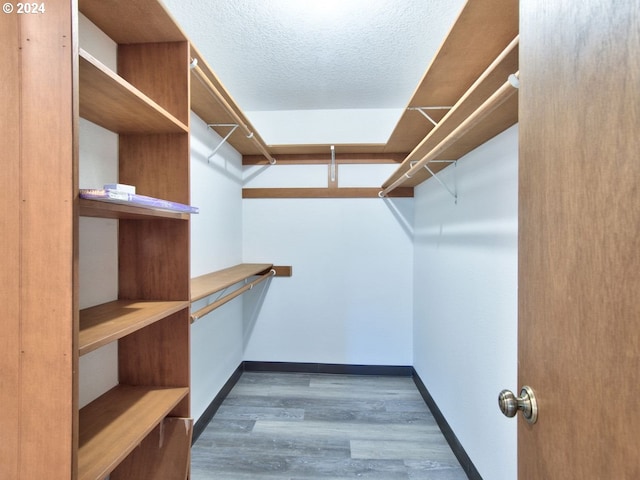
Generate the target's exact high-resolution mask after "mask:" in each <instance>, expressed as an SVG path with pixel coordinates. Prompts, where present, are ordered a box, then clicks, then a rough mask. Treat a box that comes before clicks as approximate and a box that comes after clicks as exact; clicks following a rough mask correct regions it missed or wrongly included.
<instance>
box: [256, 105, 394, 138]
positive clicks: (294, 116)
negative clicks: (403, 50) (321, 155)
mask: <svg viewBox="0 0 640 480" xmlns="http://www.w3.org/2000/svg"><path fill="white" fill-rule="evenodd" d="M402 112H403V110H402V109H394V108H367V109H341V110H333V109H325V110H279V111H251V112H246V115H247V117H248V118H249V119H250V120H251V123H252V124H253V125H254V126H255V128H256V130H257V131H259V132H260V136H261V137H262V138H263V139H264V141H265V142H266V143H267V144H268V145H288V144H298V143H301V144H320V145H325V144H329V145H330V144H340V143H387V140H388V139H389V136H390V135H391V132H392V131H393V129H394V128H395V126H396V124H397V123H398V120H399V119H400V116H401V115H402Z"/></svg>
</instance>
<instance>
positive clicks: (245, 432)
mask: <svg viewBox="0 0 640 480" xmlns="http://www.w3.org/2000/svg"><path fill="white" fill-rule="evenodd" d="M191 456H192V461H191V479H192V480H210V479H212V480H213V479H215V480H244V479H247V480H248V479H250V480H273V479H282V480H315V479H323V480H349V479H354V478H358V479H378V480H422V479H430V480H465V479H466V478H467V476H466V475H465V473H464V471H463V469H462V468H461V467H460V464H459V463H458V461H457V460H456V458H455V456H454V455H453V453H452V452H451V449H450V448H449V446H448V444H447V442H446V441H445V439H444V437H443V436H442V433H441V432H440V430H439V428H438V426H437V424H436V422H435V420H434V419H433V416H432V415H431V413H430V412H429V409H428V408H427V406H426V405H425V403H424V401H423V399H422V397H421V396H420V394H419V392H418V390H417V388H416V386H415V384H414V383H413V380H412V379H411V378H410V377H393V376H358V375H329V374H315V373H265V372H245V373H243V374H242V376H241V377H240V380H239V381H238V383H237V384H236V385H235V386H234V388H233V389H232V390H231V392H230V393H229V395H228V396H227V398H226V399H225V400H224V402H223V403H222V405H221V406H220V408H219V409H218V411H217V412H216V415H215V416H214V417H213V420H212V421H211V422H210V423H209V425H208V426H207V428H206V429H205V430H204V432H203V433H202V434H201V435H200V438H199V439H198V441H197V442H196V443H195V444H194V446H193V448H192V451H191Z"/></svg>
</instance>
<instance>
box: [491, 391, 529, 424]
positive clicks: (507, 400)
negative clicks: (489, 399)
mask: <svg viewBox="0 0 640 480" xmlns="http://www.w3.org/2000/svg"><path fill="white" fill-rule="evenodd" d="M498 406H499V407H500V410H501V411H502V413H503V414H504V415H505V416H506V417H514V416H515V415H516V413H518V410H521V411H522V415H523V416H524V418H525V420H526V421H527V422H529V423H531V424H534V423H536V421H537V420H538V402H537V401H536V395H535V393H534V392H533V389H532V388H531V387H528V386H526V385H525V386H524V387H522V390H520V396H519V397H516V396H515V394H514V393H513V392H512V391H511V390H502V391H501V392H500V395H498Z"/></svg>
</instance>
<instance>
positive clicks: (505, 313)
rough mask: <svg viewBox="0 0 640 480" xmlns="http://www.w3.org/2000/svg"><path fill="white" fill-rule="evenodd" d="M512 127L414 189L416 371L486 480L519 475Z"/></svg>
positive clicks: (515, 138) (515, 194) (514, 130)
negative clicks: (501, 401)
mask: <svg viewBox="0 0 640 480" xmlns="http://www.w3.org/2000/svg"><path fill="white" fill-rule="evenodd" d="M517 151H518V129H517V126H515V127H512V128H510V129H509V130H507V131H506V132H503V133H502V134H501V135H499V136H498V137H496V138H494V139H492V140H490V141H489V142H487V143H486V144H484V145H482V146H480V147H479V148H477V149H476V150H474V151H473V152H471V153H470V154H468V155H466V156H465V157H463V158H462V159H461V160H459V161H458V164H457V166H455V167H454V166H450V167H448V168H447V169H446V171H444V172H443V173H442V176H441V178H442V179H443V180H444V181H445V182H447V183H448V184H449V185H456V186H457V191H458V202H457V205H456V204H455V203H454V199H453V197H451V196H450V195H449V193H447V192H446V190H445V189H444V188H443V187H442V186H440V185H439V184H438V183H437V181H436V180H435V179H430V180H428V181H427V182H425V183H423V184H422V185H420V186H419V187H417V188H416V191H415V194H416V199H415V200H416V205H415V268H414V282H415V285H414V288H415V294H414V306H415V311H414V339H413V345H414V367H415V369H416V371H417V372H418V374H419V375H420V377H421V379H422V380H423V382H424V383H425V385H426V387H427V388H428V390H429V392H430V393H431V395H432V396H433V398H434V400H435V402H436V403H437V405H438V407H439V408H440V410H441V411H442V413H443V415H444V416H445V418H446V420H447V422H448V423H449V425H450V426H451V427H452V429H453V431H454V432H455V434H456V436H457V437H458V439H459V440H460V442H461V443H462V445H463V447H464V449H465V450H466V452H467V454H468V455H469V456H470V458H471V460H472V461H473V463H474V465H475V466H476V467H477V468H478V470H479V472H480V474H481V475H482V477H483V478H484V479H485V480H498V479H504V480H507V479H509V480H511V479H513V478H516V477H517V450H516V422H515V421H513V420H509V419H506V418H505V417H504V416H502V414H501V413H500V411H499V410H498V406H497V397H498V393H499V392H500V390H502V389H503V388H510V389H516V388H517V385H516V381H517V280H518V279H517V259H518V257H517V226H518V216H517V215H518V155H517Z"/></svg>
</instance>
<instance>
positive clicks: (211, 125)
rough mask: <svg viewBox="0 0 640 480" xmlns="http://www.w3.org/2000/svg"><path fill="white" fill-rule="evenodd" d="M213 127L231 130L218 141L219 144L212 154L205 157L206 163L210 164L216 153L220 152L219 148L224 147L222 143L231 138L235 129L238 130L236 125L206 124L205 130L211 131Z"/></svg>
mask: <svg viewBox="0 0 640 480" xmlns="http://www.w3.org/2000/svg"><path fill="white" fill-rule="evenodd" d="M213 127H231V130H229V133H227V134H226V135H225V137H224V138H223V139H222V140H221V141H220V143H218V145H217V146H216V148H214V149H213V152H211V155H209V157H207V163H211V159H212V158H213V157H214V156H215V154H216V153H218V150H220V147H222V145H224V143H225V142H226V141H227V139H228V138H229V137H230V136H231V134H232V133H233V132H235V130H236V128H238V127H239V125H238V124H237V123H208V124H207V128H209V129H213Z"/></svg>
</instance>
